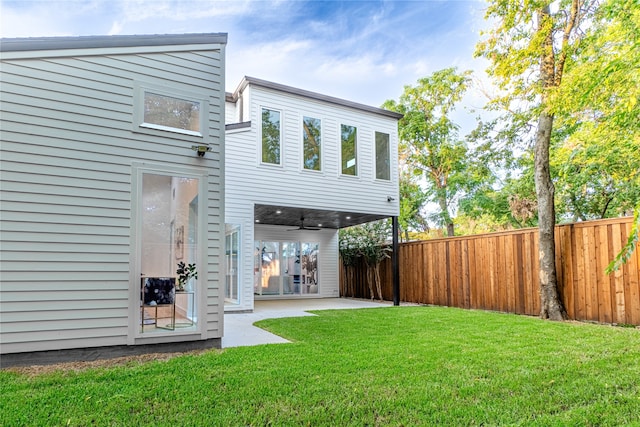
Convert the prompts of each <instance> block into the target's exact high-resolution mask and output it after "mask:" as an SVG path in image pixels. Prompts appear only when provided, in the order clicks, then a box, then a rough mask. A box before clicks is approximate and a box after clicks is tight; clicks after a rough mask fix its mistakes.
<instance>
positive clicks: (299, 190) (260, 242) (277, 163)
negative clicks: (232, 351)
mask: <svg viewBox="0 0 640 427" xmlns="http://www.w3.org/2000/svg"><path fill="white" fill-rule="evenodd" d="M226 100H227V102H226V122H227V126H226V128H227V131H226V155H225V162H226V169H225V171H226V172H225V189H226V191H225V218H226V224H227V225H226V240H227V245H226V269H227V278H226V287H225V310H227V311H235V310H241V311H244V310H251V309H252V308H253V302H254V299H270V298H321V297H337V296H339V264H338V262H339V259H338V229H340V228H343V227H347V226H351V225H355V224H361V223H364V222H369V221H373V220H377V219H381V218H388V217H392V216H397V215H398V214H399V201H398V200H399V195H398V194H399V190H398V188H399V187H398V170H397V168H398V163H397V158H398V154H397V153H398V136H397V129H398V120H399V118H400V117H401V115H400V114H398V113H395V112H391V111H387V110H383V109H380V108H375V107H370V106H367V105H362V104H358V103H355V102H350V101H345V100H342V99H337V98H334V97H330V96H326V95H321V94H318V93H314V92H309V91H306V90H301V89H297V88H293V87H289V86H285V85H282V84H277V83H272V82H268V81H264V80H260V79H256V78H252V77H245V78H244V79H243V80H242V82H240V84H239V86H238V87H237V89H236V91H235V92H234V93H233V94H227V97H226Z"/></svg>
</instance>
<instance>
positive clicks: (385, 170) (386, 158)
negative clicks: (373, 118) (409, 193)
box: [376, 132, 391, 181]
mask: <svg viewBox="0 0 640 427" xmlns="http://www.w3.org/2000/svg"><path fill="white" fill-rule="evenodd" d="M376 179H383V180H385V181H389V180H390V179H391V156H390V154H389V134H388V133H382V132H376Z"/></svg>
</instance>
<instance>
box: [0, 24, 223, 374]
mask: <svg viewBox="0 0 640 427" xmlns="http://www.w3.org/2000/svg"><path fill="white" fill-rule="evenodd" d="M226 40H227V36H226V34H195V35H194V34H187V35H162V36H104V37H103V36H99V37H62V38H41V39H3V40H1V42H0V54H1V61H2V63H1V70H2V75H1V81H0V91H1V94H2V100H1V104H0V114H1V127H0V129H1V135H0V139H1V149H0V150H1V153H0V157H1V168H0V186H1V191H2V196H1V197H2V200H1V206H0V216H1V230H0V232H1V235H0V257H1V270H0V276H1V287H0V352H1V353H2V358H3V364H4V363H5V362H8V361H9V360H11V357H13V358H14V359H15V358H20V357H23V356H22V355H23V354H33V353H34V352H43V351H45V352H46V351H51V350H70V349H88V350H82V351H85V352H89V351H94V352H96V351H100V348H102V349H105V348H109V349H112V350H107V351H113V353H112V354H117V353H118V352H120V353H127V352H132V351H134V352H135V351H140V349H141V348H143V347H146V345H151V344H153V345H156V346H155V347H154V348H156V349H160V348H164V349H169V348H170V349H181V348H189V346H191V347H197V346H205V347H206V346H219V343H220V338H221V337H222V331H223V325H222V322H223V298H224V296H223V284H224V265H223V264H224V258H223V244H224V224H225V219H224V203H225V202H224V160H225V159H224V145H225V144H224V139H225V132H224V117H223V115H224V114H225V91H224V85H225V77H224V76H225V67H224V61H225V46H226ZM194 147H195V148H194ZM197 147H201V150H205V149H209V150H210V151H208V152H204V151H203V152H201V153H199V154H204V156H200V155H199V154H198V153H197V151H195V150H196V149H197ZM180 261H183V262H186V263H195V264H196V265H197V268H198V274H199V276H198V279H197V281H191V282H190V283H189V287H188V288H187V289H186V290H185V291H184V292H181V293H180V295H178V294H177V293H176V294H175V295H174V297H173V298H172V299H173V305H172V306H171V307H170V308H169V309H167V307H165V306H164V305H163V304H162V301H160V300H158V301H155V300H154V301H153V302H150V301H147V300H146V297H145V296H143V295H142V294H143V291H148V290H149V289H152V290H153V291H154V292H157V291H158V289H159V288H153V287H150V288H147V287H144V288H143V286H142V284H141V277H144V276H147V277H175V275H176V274H175V270H176V265H177V263H178V262H180ZM168 283H170V281H169V282H168ZM147 303H148V304H147ZM158 306H159V307H158ZM167 306H168V305H167ZM158 310H159V312H158ZM172 310H175V311H174V312H172ZM158 313H159V314H158ZM159 317H160V318H159ZM163 317H164V318H165V320H161V319H162V318H163ZM167 318H168V319H170V321H168V320H166V319H167ZM179 318H182V320H184V321H186V322H187V323H183V324H179V323H178V319H179ZM162 322H164V323H165V324H164V326H162V325H161V323H162ZM181 346H182V347H181ZM91 349H93V350H91ZM96 349H97V350H96ZM136 349H137V350H136ZM78 351H80V350H78ZM86 354H89V353H86Z"/></svg>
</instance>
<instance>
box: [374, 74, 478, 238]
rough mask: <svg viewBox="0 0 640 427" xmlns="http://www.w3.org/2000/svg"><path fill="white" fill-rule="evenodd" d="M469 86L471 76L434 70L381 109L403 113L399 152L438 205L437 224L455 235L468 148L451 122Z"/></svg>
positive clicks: (431, 199) (464, 180)
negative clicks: (454, 209)
mask: <svg viewBox="0 0 640 427" xmlns="http://www.w3.org/2000/svg"><path fill="white" fill-rule="evenodd" d="M469 82H470V72H469V71H464V72H462V73H458V72H457V70H456V69H455V68H447V69H444V70H440V71H436V72H435V73H433V74H432V75H430V76H429V77H425V78H422V79H419V80H418V84H417V85H416V86H405V87H404V92H403V94H402V95H401V96H400V99H399V100H398V102H395V101H393V100H389V101H386V102H385V103H384V105H383V108H386V109H388V110H392V111H397V112H399V113H402V114H403V115H404V117H403V118H402V119H400V123H399V131H398V133H399V136H400V141H401V143H400V149H401V151H403V152H404V154H405V155H406V160H407V163H408V164H409V165H410V168H411V169H412V170H413V172H414V173H415V174H416V175H420V176H421V177H422V178H424V183H425V191H426V195H427V197H428V200H429V201H432V202H434V203H437V205H438V206H439V213H438V216H437V220H438V222H439V223H440V224H442V225H443V226H444V227H446V229H447V234H448V235H449V236H453V235H454V224H453V219H452V213H451V212H452V209H453V208H454V207H455V204H456V202H457V200H458V198H459V196H460V194H461V193H462V191H463V189H464V187H465V186H466V185H467V184H468V182H469V180H468V179H467V178H468V176H467V175H466V173H465V166H466V162H465V160H466V157H467V147H466V145H465V144H464V142H462V141H460V140H459V139H458V128H459V127H458V125H456V124H455V123H454V122H453V121H451V119H450V118H449V114H450V113H451V111H452V110H453V109H454V107H455V105H456V103H458V102H459V101H460V100H461V99H462V96H463V95H464V93H465V92H466V90H467V87H468V84H469Z"/></svg>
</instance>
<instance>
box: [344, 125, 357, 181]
mask: <svg viewBox="0 0 640 427" xmlns="http://www.w3.org/2000/svg"><path fill="white" fill-rule="evenodd" d="M340 157H341V164H342V165H341V166H342V167H341V171H342V174H343V175H352V176H357V175H358V129H357V128H356V127H355V126H349V125H340Z"/></svg>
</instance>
